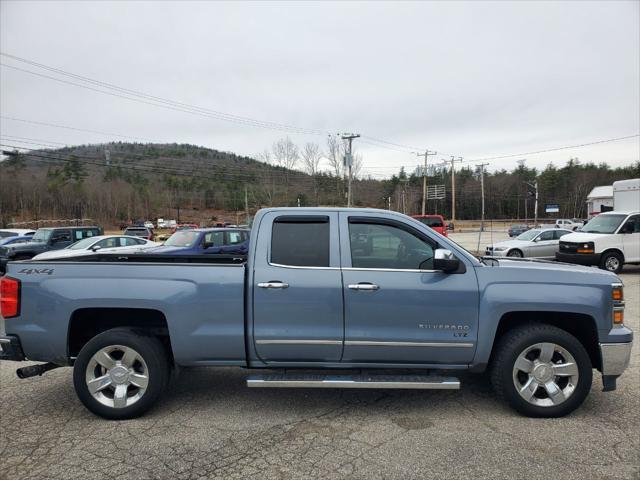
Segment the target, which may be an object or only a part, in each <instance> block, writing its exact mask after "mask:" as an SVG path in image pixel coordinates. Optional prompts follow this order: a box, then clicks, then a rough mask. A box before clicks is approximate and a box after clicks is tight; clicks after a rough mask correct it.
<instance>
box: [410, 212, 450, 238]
mask: <svg viewBox="0 0 640 480" xmlns="http://www.w3.org/2000/svg"><path fill="white" fill-rule="evenodd" d="M411 217H412V218H415V219H416V220H418V221H419V222H421V223H424V224H425V225H426V226H427V227H429V228H433V229H434V230H435V231H436V232H438V233H439V234H440V235H444V236H445V237H446V236H447V225H446V224H445V223H444V217H443V216H442V215H411Z"/></svg>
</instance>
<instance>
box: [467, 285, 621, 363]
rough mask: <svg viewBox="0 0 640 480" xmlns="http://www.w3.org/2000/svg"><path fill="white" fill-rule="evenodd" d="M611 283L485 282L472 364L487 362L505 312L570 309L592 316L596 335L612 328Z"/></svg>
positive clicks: (541, 314) (541, 312) (540, 312)
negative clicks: (604, 284) (605, 286)
mask: <svg viewBox="0 0 640 480" xmlns="http://www.w3.org/2000/svg"><path fill="white" fill-rule="evenodd" d="M610 296H611V290H610V287H609V289H608V290H607V289H606V288H604V286H602V285H575V284H566V283H552V282H550V283H544V284H543V283H527V282H515V283H514V282H495V283H492V284H490V285H487V286H486V287H485V288H484V290H483V291H482V292H481V296H480V315H479V316H480V320H479V322H480V328H479V336H478V348H477V350H476V356H475V359H474V365H473V366H472V367H474V368H479V367H482V366H485V365H487V364H488V362H489V358H490V356H491V351H492V349H493V346H494V343H495V337H496V332H497V330H498V326H499V324H500V320H501V319H502V318H503V317H504V316H505V315H506V314H508V313H517V312H539V314H540V320H541V321H544V320H545V312H547V313H550V312H554V313H572V314H581V315H585V316H588V317H591V318H592V319H593V320H594V321H595V322H596V328H597V330H598V336H599V337H600V338H603V337H605V336H606V335H607V334H608V333H609V331H610V329H611V308H610Z"/></svg>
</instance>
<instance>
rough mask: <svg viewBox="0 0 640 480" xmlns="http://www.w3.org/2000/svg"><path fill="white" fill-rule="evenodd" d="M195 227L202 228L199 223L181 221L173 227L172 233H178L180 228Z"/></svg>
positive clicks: (188, 228) (190, 228)
mask: <svg viewBox="0 0 640 480" xmlns="http://www.w3.org/2000/svg"><path fill="white" fill-rule="evenodd" d="M194 228H200V225H198V224H197V223H179V224H178V225H176V226H175V227H173V228H172V229H171V233H176V232H177V231H179V230H193V229H194Z"/></svg>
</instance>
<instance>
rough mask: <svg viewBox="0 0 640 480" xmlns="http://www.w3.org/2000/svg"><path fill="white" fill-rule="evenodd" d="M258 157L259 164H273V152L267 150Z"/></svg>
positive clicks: (259, 153)
mask: <svg viewBox="0 0 640 480" xmlns="http://www.w3.org/2000/svg"><path fill="white" fill-rule="evenodd" d="M256 157H257V159H258V161H259V162H262V163H267V164H271V152H270V151H269V150H268V149H266V148H265V149H264V150H263V151H261V152H258V154H257V155H256Z"/></svg>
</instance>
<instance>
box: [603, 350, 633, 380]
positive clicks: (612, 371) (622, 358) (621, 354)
mask: <svg viewBox="0 0 640 480" xmlns="http://www.w3.org/2000/svg"><path fill="white" fill-rule="evenodd" d="M631 346H632V342H627V343H601V344H600V354H601V356H602V375H603V376H605V375H612V376H616V377H617V376H619V375H622V373H623V372H624V371H625V370H626V369H627V367H628V366H629V361H630V359H631Z"/></svg>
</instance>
